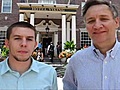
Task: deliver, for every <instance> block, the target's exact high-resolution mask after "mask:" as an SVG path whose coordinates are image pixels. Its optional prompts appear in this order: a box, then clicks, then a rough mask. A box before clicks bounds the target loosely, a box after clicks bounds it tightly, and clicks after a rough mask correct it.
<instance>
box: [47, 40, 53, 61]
mask: <svg viewBox="0 0 120 90" xmlns="http://www.w3.org/2000/svg"><path fill="white" fill-rule="evenodd" d="M47 53H48V55H50V61H51V62H53V57H54V45H53V42H50V45H48V48H47Z"/></svg>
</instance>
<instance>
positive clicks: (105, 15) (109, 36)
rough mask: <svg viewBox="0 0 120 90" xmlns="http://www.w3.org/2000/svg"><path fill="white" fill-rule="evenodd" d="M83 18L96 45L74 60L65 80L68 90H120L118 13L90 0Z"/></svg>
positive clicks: (80, 53)
mask: <svg viewBox="0 0 120 90" xmlns="http://www.w3.org/2000/svg"><path fill="white" fill-rule="evenodd" d="M83 17H84V20H85V24H86V29H87V31H88V33H89V36H90V38H91V39H92V42H93V44H92V46H90V47H88V48H86V49H84V50H79V51H78V52H77V53H75V54H74V55H73V56H72V57H71V59H70V61H69V63H68V66H67V69H66V72H65V76H64V78H63V87H64V90H120V43H119V42H118V41H117V39H116V29H117V28H118V27H119V18H118V12H117V9H116V8H115V6H114V5H113V4H111V3H109V2H107V1H104V0H87V2H86V3H85V6H84V7H83ZM106 62H107V63H106Z"/></svg>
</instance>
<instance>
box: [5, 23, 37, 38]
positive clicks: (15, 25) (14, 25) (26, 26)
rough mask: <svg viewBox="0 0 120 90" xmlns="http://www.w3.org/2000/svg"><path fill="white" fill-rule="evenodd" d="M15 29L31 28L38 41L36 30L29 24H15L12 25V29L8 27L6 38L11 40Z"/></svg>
mask: <svg viewBox="0 0 120 90" xmlns="http://www.w3.org/2000/svg"><path fill="white" fill-rule="evenodd" d="M15 27H24V28H30V29H32V30H33V31H34V32H35V40H36V29H35V27H34V26H33V25H31V24H30V23H28V22H23V21H22V22H16V23H14V24H12V25H11V26H10V27H8V29H7V34H6V38H7V39H8V40H9V39H10V35H11V33H12V30H13V28H15Z"/></svg>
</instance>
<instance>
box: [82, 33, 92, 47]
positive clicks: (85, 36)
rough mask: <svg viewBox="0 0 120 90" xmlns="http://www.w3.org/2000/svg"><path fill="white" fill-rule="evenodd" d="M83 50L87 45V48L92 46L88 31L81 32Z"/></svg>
mask: <svg viewBox="0 0 120 90" xmlns="http://www.w3.org/2000/svg"><path fill="white" fill-rule="evenodd" d="M80 36H81V37H80V38H81V40H80V42H81V48H83V47H84V46H85V45H86V46H91V39H90V37H89V36H88V32H87V31H84V32H81V35H80Z"/></svg>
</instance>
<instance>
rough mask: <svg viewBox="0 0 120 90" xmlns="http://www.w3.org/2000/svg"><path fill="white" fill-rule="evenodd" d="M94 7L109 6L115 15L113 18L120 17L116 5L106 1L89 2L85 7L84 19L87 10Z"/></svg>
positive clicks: (89, 0)
mask: <svg viewBox="0 0 120 90" xmlns="http://www.w3.org/2000/svg"><path fill="white" fill-rule="evenodd" d="M94 5H107V6H108V7H109V9H110V11H111V13H112V14H113V18H116V17H118V11H117V8H116V7H115V5H114V4H111V3H109V2H108V1H105V0H88V1H87V2H86V3H85V5H84V6H83V17H84V16H85V14H86V12H87V10H88V9H89V8H90V7H91V6H94Z"/></svg>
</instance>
